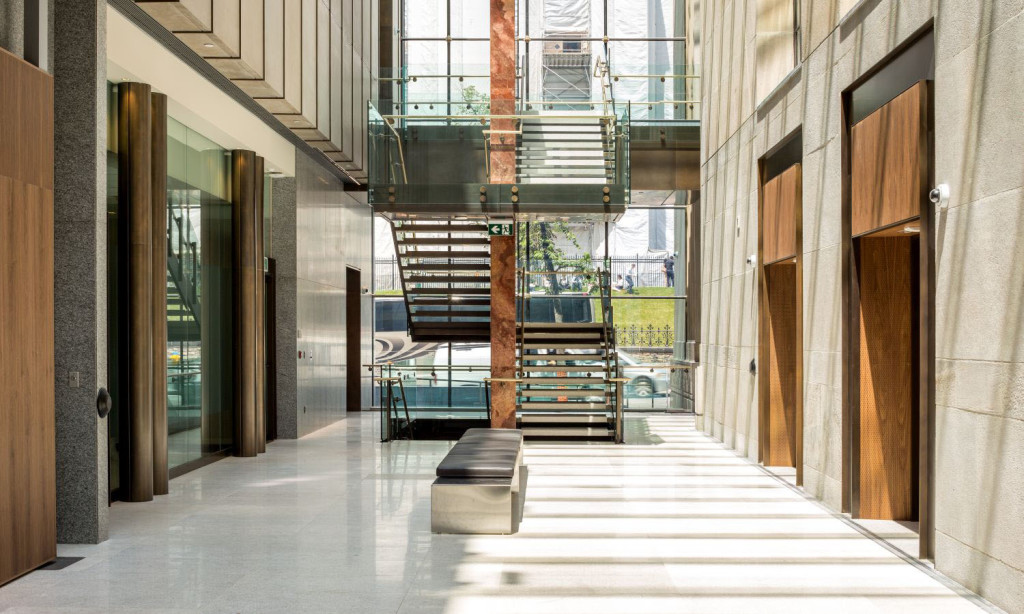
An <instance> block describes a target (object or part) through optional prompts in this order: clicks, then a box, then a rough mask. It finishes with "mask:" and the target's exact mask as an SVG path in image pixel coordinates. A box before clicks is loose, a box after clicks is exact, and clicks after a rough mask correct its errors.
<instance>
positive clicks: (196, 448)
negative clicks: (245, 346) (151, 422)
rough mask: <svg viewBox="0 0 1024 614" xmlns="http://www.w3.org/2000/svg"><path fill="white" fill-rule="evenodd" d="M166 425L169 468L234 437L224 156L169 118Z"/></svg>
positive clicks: (214, 450) (227, 170)
mask: <svg viewBox="0 0 1024 614" xmlns="http://www.w3.org/2000/svg"><path fill="white" fill-rule="evenodd" d="M167 133H168V138H167V149H168V152H167V154H168V155H167V160H168V163H167V165H168V169H167V171H168V172H167V175H168V176H167V198H168V207H167V209H168V215H167V239H168V252H167V281H166V283H167V422H168V424H167V426H168V445H167V448H168V465H169V467H170V468H171V469H174V468H175V467H178V466H181V465H183V464H185V463H188V462H191V461H195V460H198V459H200V458H201V457H203V456H205V455H208V454H213V453H217V452H221V451H223V450H226V449H228V448H230V447H231V445H232V443H233V441H234V415H233V414H234V412H233V398H234V397H233V387H232V384H231V383H232V382H233V381H234V378H233V370H234V350H233V348H232V334H233V330H234V328H233V324H232V319H231V313H232V269H231V259H232V245H231V203H230V158H229V157H228V152H227V151H225V150H224V149H223V148H221V147H220V146H218V145H217V144H216V143H214V142H212V141H210V140H209V139H206V138H205V137H203V136H201V135H199V134H198V133H196V132H195V131H193V130H191V129H189V128H187V127H186V126H184V125H182V124H181V123H179V122H177V121H175V120H173V119H168V130H167Z"/></svg>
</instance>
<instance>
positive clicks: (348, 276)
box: [345, 267, 363, 411]
mask: <svg viewBox="0 0 1024 614" xmlns="http://www.w3.org/2000/svg"><path fill="white" fill-rule="evenodd" d="M360 277H361V273H360V271H359V269H356V268H353V267H345V347H346V350H345V399H346V407H347V408H348V411H361V410H362V408H363V401H362V389H363V387H362V373H363V371H362V365H360V362H361V361H360V355H361V354H362V352H361V351H360V350H361V349H362V341H363V339H362V324H363V318H362V313H361V311H360V303H361V301H362V295H363V291H362V286H361V284H360Z"/></svg>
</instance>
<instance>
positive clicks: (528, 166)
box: [516, 111, 615, 185]
mask: <svg viewBox="0 0 1024 614" xmlns="http://www.w3.org/2000/svg"><path fill="white" fill-rule="evenodd" d="M520 127H521V128H522V134H520V135H519V136H518V137H517V143H516V181H517V182H518V183H521V184H544V183H547V184H551V183H562V184H588V185H591V184H597V185H607V184H611V183H614V177H615V126H614V124H613V123H612V120H611V119H610V118H609V117H606V116H602V115H598V114H595V113H594V112H593V111H558V112H553V113H550V114H544V113H543V112H542V113H539V114H538V115H535V116H528V117H524V118H523V119H522V120H521V124H520Z"/></svg>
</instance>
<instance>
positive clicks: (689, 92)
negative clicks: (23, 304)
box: [609, 57, 700, 122]
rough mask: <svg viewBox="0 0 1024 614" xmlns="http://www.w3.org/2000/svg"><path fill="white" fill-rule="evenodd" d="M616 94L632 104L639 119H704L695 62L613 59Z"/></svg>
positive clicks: (621, 101) (632, 111)
mask: <svg viewBox="0 0 1024 614" xmlns="http://www.w3.org/2000/svg"><path fill="white" fill-rule="evenodd" d="M609 78H610V80H611V87H612V95H613V97H614V99H615V101H616V102H617V103H618V104H619V105H622V104H626V103H630V115H631V118H632V119H633V120H635V121H655V122H657V121H680V120H698V119H700V74H699V67H698V66H696V65H692V64H648V63H637V62H635V61H623V60H621V59H616V58H615V57H613V58H612V61H611V63H610V65H609Z"/></svg>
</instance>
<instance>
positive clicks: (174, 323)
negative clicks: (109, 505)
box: [107, 84, 234, 498]
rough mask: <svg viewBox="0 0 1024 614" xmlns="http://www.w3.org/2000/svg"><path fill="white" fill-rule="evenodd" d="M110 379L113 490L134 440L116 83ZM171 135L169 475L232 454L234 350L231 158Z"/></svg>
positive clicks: (111, 120) (110, 176) (177, 126)
mask: <svg viewBox="0 0 1024 614" xmlns="http://www.w3.org/2000/svg"><path fill="white" fill-rule="evenodd" d="M107 100H108V118H107V119H108V121H107V144H108V151H107V336H108V347H107V371H108V376H107V377H108V383H109V387H110V391H111V396H112V399H113V407H112V410H111V414H110V419H109V420H108V424H109V426H108V429H109V432H108V436H109V461H110V462H109V472H110V476H109V477H110V492H111V497H112V498H117V497H118V494H117V491H118V489H119V488H120V486H121V484H120V477H121V474H122V470H121V469H122V462H123V460H124V459H122V458H121V452H122V450H123V449H124V447H123V446H122V442H121V434H122V433H127V432H128V430H127V429H128V427H129V424H128V408H127V405H126V404H125V400H126V399H127V398H128V390H127V386H128V377H127V367H128V365H127V364H125V363H126V361H124V360H122V356H124V355H125V351H124V348H125V346H126V342H127V334H126V331H127V312H126V308H127V305H128V297H127V292H128V287H127V283H126V279H127V278H126V275H127V270H126V269H125V268H124V262H125V261H124V258H123V253H122V252H123V250H124V242H123V241H122V238H123V237H124V236H125V233H126V231H127V229H126V228H122V227H121V226H122V222H123V220H122V215H121V211H120V204H119V202H118V200H119V199H118V155H119V153H118V139H117V136H118V135H117V85H116V84H108V92H107ZM167 123H168V126H167V129H168V137H167V205H168V210H167V219H166V220H163V221H160V220H154V223H163V224H165V226H166V229H167V234H166V236H167V246H166V249H167V270H166V271H164V272H163V279H162V280H161V282H162V283H166V284H167V340H168V341H167V349H166V356H167V423H168V424H167V426H168V442H167V443H168V446H167V447H168V467H169V469H170V471H171V475H172V476H174V475H175V474H177V473H182V472H184V471H187V470H188V469H189V463H193V462H196V461H199V460H201V459H202V458H203V457H204V456H208V455H211V454H216V453H219V452H223V451H225V450H229V449H230V448H231V447H232V445H233V442H234V386H233V382H234V349H233V332H234V326H233V320H232V317H231V314H232V302H233V298H232V296H233V295H232V292H233V290H232V288H233V286H232V268H231V263H232V229H231V202H230V189H231V184H230V152H228V151H227V150H225V149H224V148H223V147H220V146H219V145H217V144H216V143H214V142H213V141H210V140H209V139H207V138H205V137H203V136H202V135H200V134H198V133H196V132H195V131H193V130H191V129H189V128H187V127H186V126H184V125H183V124H181V123H180V122H178V121H175V120H174V119H170V118H169V119H168V122H167Z"/></svg>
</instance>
